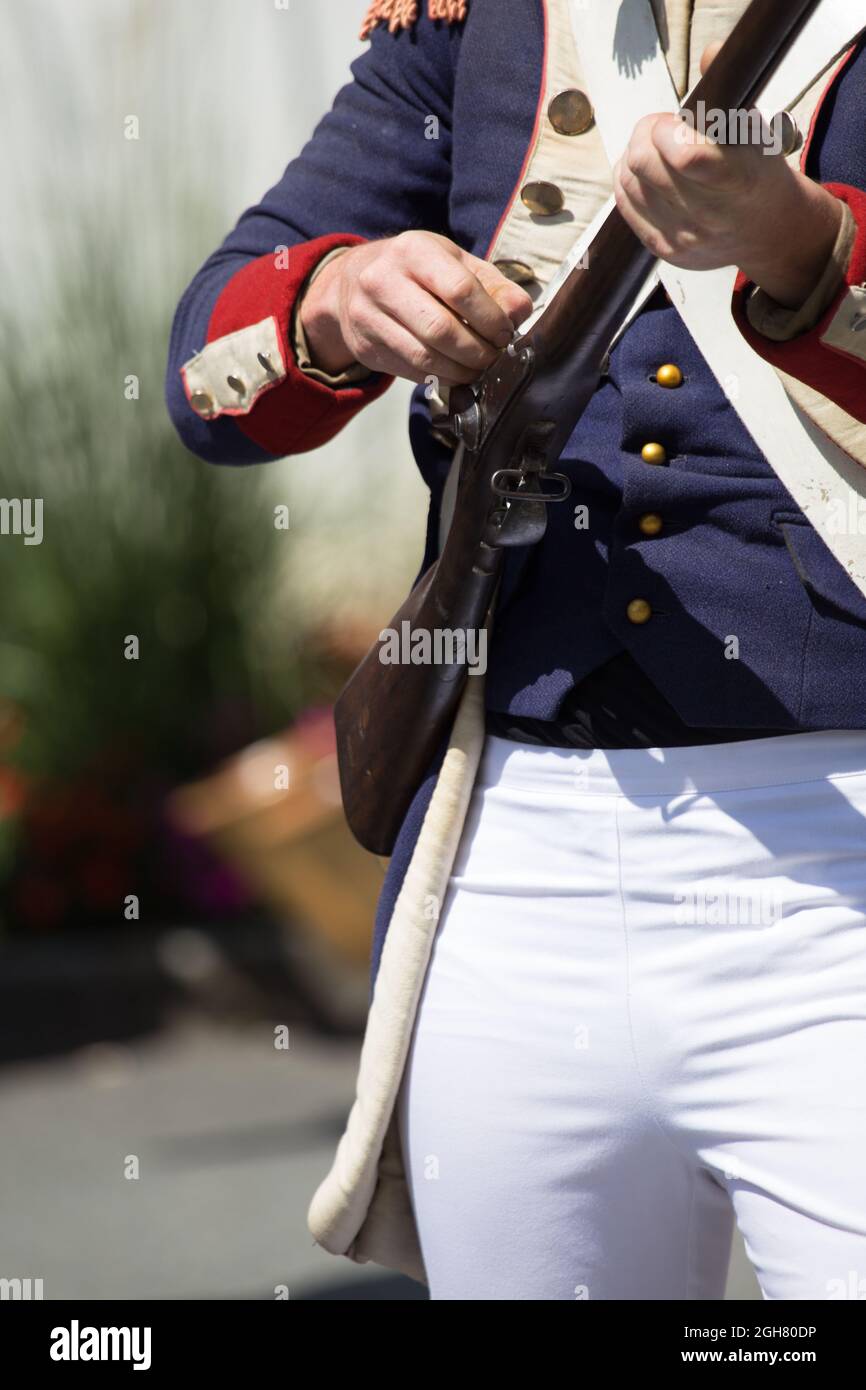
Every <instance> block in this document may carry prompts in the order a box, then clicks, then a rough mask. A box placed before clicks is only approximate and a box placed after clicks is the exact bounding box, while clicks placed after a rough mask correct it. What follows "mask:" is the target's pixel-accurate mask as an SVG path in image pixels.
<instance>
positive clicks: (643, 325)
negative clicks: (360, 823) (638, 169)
mask: <svg viewBox="0 0 866 1390" xmlns="http://www.w3.org/2000/svg"><path fill="white" fill-rule="evenodd" d="M543 12H544V6H543V4H542V0H495V3H494V0H474V4H473V5H472V6H471V7H470V12H469V18H468V20H467V21H466V22H465V24H462V25H459V26H447V25H444V24H437V23H433V22H431V21H430V20H429V19H427V18H426V17H423V18H421V19H420V20H419V21H418V23H417V24H416V25H415V26H414V28H413V29H412V30H411V31H403V32H400V33H398V34H396V35H392V34H389V33H388V32H387V30H386V29H385V28H384V27H379V28H378V29H376V30H375V31H374V32H373V34H372V37H371V43H370V47H369V50H368V51H367V52H365V54H364V55H363V56H362V57H361V58H359V59H358V60H357V61H356V62H355V63H354V64H353V68H352V72H353V81H352V82H351V83H350V84H349V85H348V86H346V87H345V88H343V90H342V91H341V92H340V94H339V95H338V97H337V98H336V101H335V103H334V106H333V109H332V111H331V112H330V113H329V114H328V115H327V116H326V117H325V118H324V120H323V121H322V122H321V124H320V125H319V127H318V128H317V130H316V132H315V134H314V136H313V138H312V140H311V141H310V143H309V144H308V145H307V146H306V147H305V148H304V150H303V151H302V152H301V154H300V155H299V157H298V158H297V159H295V160H293V162H292V163H291V164H290V165H289V166H288V168H287V170H286V172H285V174H284V175H283V177H282V179H281V180H280V182H279V183H278V184H277V185H276V186H275V187H274V188H273V189H271V190H270V192H269V193H267V194H266V195H265V197H264V198H263V200H262V202H261V203H260V204H259V205H258V206H257V207H255V208H253V209H250V210H249V211H248V212H247V213H245V214H244V216H243V217H242V219H241V220H240V222H239V224H238V226H237V227H236V228H235V230H234V231H233V232H232V233H231V234H230V235H229V236H228V237H227V239H226V241H225V242H224V243H223V245H222V246H221V247H220V248H219V250H218V251H216V252H215V253H214V255H213V256H211V257H210V259H209V260H208V261H207V262H206V263H205V265H204V266H203V267H202V269H201V270H200V271H199V273H198V274H197V276H196V277H195V279H194V280H193V281H192V283H191V285H190V287H189V288H188V290H187V291H186V294H185V295H184V297H183V299H182V301H181V303H180V305H179V308H178V311H177V316H176V320H175V327H174V332H173V336H172V343H171V349H170V360H169V364H168V374H167V400H168V406H169V410H170V413H171V415H172V418H173V420H174V421H175V424H176V426H177V428H178V430H179V432H180V434H181V437H182V438H183V439H184V440H185V442H186V443H187V445H188V446H189V447H190V449H192V450H193V451H194V452H195V453H197V454H199V455H200V456H201V457H203V458H207V459H210V460H213V461H216V462H227V463H246V462H254V461H264V460H267V459H269V458H273V457H277V456H279V455H281V454H286V453H292V452H301V451H302V450H304V449H307V448H310V447H315V445H316V444H318V443H320V442H322V441H323V440H324V439H326V438H328V437H330V436H331V435H332V434H333V433H335V432H336V430H337V429H338V428H340V427H341V426H342V424H343V423H345V421H346V420H347V419H348V418H350V417H351V415H352V414H354V413H355V411H356V410H358V409H360V408H361V407H362V406H363V405H365V404H366V403H367V402H368V401H370V400H372V399H374V398H375V396H376V395H378V394H380V393H381V391H382V390H383V389H385V388H386V387H387V385H388V384H389V379H388V378H382V377H374V378H372V379H371V380H370V382H369V383H368V384H366V385H363V386H353V387H346V388H341V389H338V390H337V389H332V388H331V387H328V386H326V385H323V384H321V383H319V382H311V381H310V380H309V379H308V378H305V377H303V375H302V374H301V373H300V372H299V371H298V370H297V367H296V365H295V364H294V362H293V361H292V358H291V349H290V348H285V351H284V357H285V374H284V376H283V377H282V378H281V379H280V380H279V381H277V382H275V383H272V384H271V387H272V389H268V390H264V391H263V393H262V395H261V397H260V398H259V399H257V400H256V402H255V403H254V405H253V406H252V408H251V409H248V410H246V411H244V412H237V413H235V414H228V413H222V414H220V415H219V417H218V418H210V419H203V418H201V417H200V416H199V415H198V414H197V413H196V412H195V411H194V410H193V409H192V408H191V406H190V403H189V399H188V394H187V391H186V390H185V389H184V381H183V377H182V372H181V368H182V367H183V364H184V363H185V362H187V360H188V359H189V358H191V357H192V356H193V355H194V354H195V353H196V352H197V351H198V350H199V348H201V346H202V345H203V344H205V343H210V342H214V341H216V340H218V339H219V338H220V336H224V335H225V334H227V333H230V332H233V331H236V330H237V329H238V328H240V327H243V326H244V325H247V324H252V323H255V322H257V321H258V320H259V319H261V318H262V317H263V316H265V315H268V314H273V315H274V316H275V317H276V319H277V321H278V323H279V325H280V331H281V332H282V333H283V335H284V337H286V338H287V336H288V323H289V317H290V313H291V307H292V304H293V302H294V298H295V297H296V295H297V292H298V290H299V288H300V286H301V285H302V284H303V280H304V277H305V276H306V274H307V273H308V272H309V269H310V268H311V266H312V265H314V264H315V262H316V260H317V259H318V258H319V257H320V256H321V254H322V251H323V250H324V249H328V248H329V247H330V246H332V245H335V244H339V243H340V242H349V243H351V242H352V241H353V240H355V239H357V238H361V239H370V238H376V237H382V236H388V235H391V234H395V233H397V232H400V231H404V230H406V229H407V228H413V227H418V228H425V229H427V230H433V231H439V232H442V233H444V234H447V235H448V236H450V237H451V238H453V239H454V240H455V241H456V242H458V243H459V244H460V245H461V246H463V247H465V248H466V249H468V250H470V251H472V252H474V253H475V254H477V255H481V256H483V255H485V253H486V251H487V249H488V247H489V246H490V243H491V240H492V238H493V236H494V233H495V231H496V229H497V226H498V224H499V222H500V219H501V217H502V215H503V210H504V209H505V208H506V207H507V205H508V203H509V200H510V199H511V198H512V196H513V194H514V191H515V187H516V186H519V179H520V175H521V169H522V166H523V162H524V157H525V155H526V151H527V146H528V144H529V142H530V138H531V136H532V132H533V128H534V125H535V121H536V115H537V112H536V107H537V103H538V94H539V74H540V71H541V66H542V53H543V41H544V13H543ZM429 115H435V116H436V117H438V119H439V123H440V138H439V139H438V140H429V139H426V138H424V121H425V120H426V118H427V117H428V116H429ZM805 167H806V170H807V172H808V173H810V174H811V175H812V176H813V177H814V178H816V179H818V180H819V181H821V182H823V183H828V184H831V185H833V187H834V191H838V192H839V194H840V196H844V197H846V200H847V201H848V202H849V205H850V206H852V209H853V210H854V211H855V213H856V214H857V216H858V220H859V218H860V217H861V215H862V217H863V222H862V226H861V232H860V236H859V239H858V246H857V250H856V252H855V258H854V261H855V263H856V267H857V270H856V272H855V273H859V274H861V278H866V277H863V276H862V271H861V267H862V266H863V265H864V264H866V251H864V246H866V211H864V210H866V199H862V200H861V194H862V192H863V191H864V190H866V51H864V50H863V48H862V46H861V47H860V48H859V49H858V50H857V51H856V52H855V53H854V55H853V56H852V58H851V59H850V61H849V62H848V64H847V66H846V67H845V69H844V71H843V72H842V74H841V76H840V77H839V78H838V79H837V80H836V82H835V83H834V85H833V87H832V89H831V91H830V94H829V96H828V97H827V98H826V99H825V101H824V103H823V106H822V109H821V112H820V115H819V117H818V120H817V122H816V125H815V130H814V135H813V138H812V139H811V141H810V144H809V148H808V162H807V164H806V166H805ZM280 245H286V246H288V247H290V248H292V250H293V253H296V254H295V255H294V259H293V264H292V266H290V268H289V271H288V273H286V271H285V268H284V269H283V274H282V276H281V277H280V276H278V275H277V274H276V273H275V272H274V271H273V251H274V248H275V247H277V246H280ZM755 346H756V349H757V350H759V351H762V352H763V348H762V346H761V345H760V344H755ZM817 351H818V349H817V348H816V347H814V346H810V345H809V344H808V343H806V344H805V345H804V343H800V344H798V345H797V346H796V347H795V348H793V349H791V350H790V352H789V354H788V357H787V359H786V357H785V349H784V348H780V347H778V345H773V353H774V357H775V360H777V361H779V359H780V358H781V362H782V364H783V365H786V367H787V369H788V370H791V371H792V372H793V373H794V374H795V375H799V376H800V377H801V378H803V379H806V380H808V379H809V373H810V370H811V366H810V363H811V360H812V357H814V355H815V353H817ZM810 353H811V354H812V357H810ZM794 354H796V356H795V355H794ZM765 355H767V356H770V352H769V349H768V351H767V353H766V354H765ZM664 362H673V363H676V364H677V365H678V366H679V367H680V368H681V369H682V372H683V374H684V382H683V385H682V386H681V387H680V388H679V389H677V390H664V389H662V388H661V387H660V386H659V385H658V384H657V383H656V382H655V381H654V380H653V373H654V371H655V369H656V368H657V367H658V366H659V365H660V364H661V363H664ZM838 375H839V379H840V383H842V379H843V378H844V382H843V383H842V384H840V387H839V390H840V397H839V403H840V404H843V405H844V406H845V408H846V409H848V410H856V409H857V408H858V403H859V410H860V411H862V413H860V414H859V417H858V418H861V419H862V418H866V409H864V404H866V392H864V391H863V386H864V384H866V369H864V370H863V371H862V372H860V373H859V374H857V375H855V377H854V378H853V380H854V383H855V385H854V388H852V385H851V381H852V375H851V373H850V371H848V373H847V375H846V372H845V371H843V370H841V368H840V371H839V373H838ZM825 379H826V373H825V376H824V377H822V380H825ZM858 382H859V388H860V395H859V396H858V397H857V399H856V400H855V399H854V398H853V396H852V390H854V389H855V388H856V385H857V383H858ZM410 436H411V441H412V447H413V450H414V454H415V457H416V460H417V463H418V467H419V469H420V470H421V473H422V475H423V477H424V480H425V482H426V483H427V485H428V487H429V490H430V510H429V518H428V529H427V545H426V553H425V555H424V557H423V560H422V561H421V563H420V565H419V571H420V570H421V569H423V568H425V567H426V565H427V564H428V563H429V562H430V560H431V559H432V558H433V557H434V555H435V552H436V536H437V532H438V517H439V507H440V501H441V495H442V488H443V485H444V481H445V477H446V474H447V470H448V466H449V463H450V457H451V456H450V452H449V451H448V450H447V449H446V448H445V447H444V446H443V445H442V444H441V443H439V442H438V441H437V440H436V439H435V438H434V437H433V435H432V434H431V428H430V418H429V409H428V405H427V402H426V400H425V397H424V391H423V388H418V390H417V391H416V392H415V394H414V397H413V401H412V407H411V414H410ZM650 441H652V442H659V443H661V444H663V445H664V448H665V450H666V453H667V460H668V462H667V465H666V466H662V467H659V466H650V465H648V464H647V463H644V462H643V460H642V458H641V448H642V446H643V445H644V444H645V443H647V442H650ZM561 466H562V467H563V469H564V470H565V471H566V472H568V473H569V475H570V477H571V479H572V482H573V498H572V503H573V504H574V505H580V504H586V505H587V507H588V517H589V525H588V526H587V527H586V529H581V528H577V527H575V524H574V513H573V510H572V507H571V506H570V505H567V506H565V507H552V508H550V509H549V510H550V519H549V528H548V534H547V536H546V537H545V539H544V541H543V542H542V544H541V545H539V546H537V547H534V548H532V549H531V550H530V551H517V552H510V553H508V555H507V563H506V572H505V577H504V581H503V587H502V591H501V594H500V598H499V602H498V606H497V618H496V627H495V631H494V634H493V640H492V644H491V653H490V663H489V670H488V676H487V684H486V691H487V703H488V707H489V708H491V709H497V710H509V711H511V712H515V713H521V714H528V715H533V716H536V717H540V718H550V717H551V716H553V715H554V714H555V712H556V710H557V707H558V704H559V702H560V700H561V698H562V696H563V695H564V693H565V692H566V691H567V690H568V689H569V688H570V687H571V686H572V685H573V684H574V683H575V682H576V681H578V680H580V678H581V677H582V676H584V675H585V674H587V673H588V672H590V671H591V670H593V669H594V668H595V667H596V666H598V665H599V664H600V663H601V662H602V661H604V660H605V659H606V658H608V657H610V656H612V655H614V654H615V653H617V652H619V651H622V650H623V649H624V648H625V649H627V650H628V651H629V652H630V653H631V654H632V655H633V657H634V658H635V659H636V660H637V661H638V662H639V663H640V665H641V666H642V667H643V669H644V670H645V671H646V672H647V674H648V675H649V676H650V677H651V679H652V680H653V681H654V682H655V683H656V685H657V686H658V687H659V689H660V690H661V691H662V692H663V693H664V694H665V696H666V697H667V699H668V700H669V701H670V703H671V704H672V705H673V706H674V708H675V709H676V710H677V712H678V713H679V715H680V716H681V717H682V718H683V719H684V720H685V721H686V722H687V723H692V724H696V725H713V726H731V727H736V726H758V727H765V728H767V727H773V728H790V729H791V730H792V731H796V730H798V729H803V728H866V679H864V676H866V599H864V598H863V596H862V595H861V593H860V592H859V590H858V589H857V588H856V586H855V585H854V583H853V582H852V581H851V580H850V579H849V578H848V576H847V575H846V574H845V572H844V571H843V569H842V568H841V566H840V565H839V564H838V563H837V561H836V560H834V559H833V557H832V556H831V555H830V553H829V552H828V551H827V549H826V548H825V546H824V544H823V542H822V541H821V540H820V539H819V537H818V536H817V534H816V533H815V532H814V531H813V529H812V527H811V526H810V525H809V523H808V522H807V520H806V518H805V517H804V515H803V513H802V512H801V511H800V510H799V509H798V507H797V506H796V505H795V503H794V502H793V499H792V498H791V496H790V495H789V493H788V492H787V491H786V489H785V488H784V487H783V486H782V484H781V482H780V481H779V479H778V478H777V476H776V474H775V473H774V471H773V469H772V468H771V467H770V465H769V463H768V462H767V460H766V459H765V458H764V457H763V456H762V454H761V453H760V451H759V450H758V449H757V447H756V445H755V444H754V442H753V441H752V439H751V438H750V436H749V435H748V433H747V432H746V430H745V429H744V427H743V426H742V424H741V423H740V422H739V419H738V417H737V415H736V414H735V412H734V410H733V408H732V407H731V405H730V404H729V402H728V401H727V399H726V397H725V395H724V393H723V392H722V390H721V388H720V386H719V385H718V383H717V382H716V381H715V379H714V377H713V375H712V373H711V372H710V370H709V368H708V367H707V365H706V363H705V361H704V359H703V358H702V356H701V354H700V352H699V351H698V349H697V346H696V345H695V343H694V341H693V340H692V338H691V337H690V335H689V334H688V332H687V331H686V329H685V327H684V325H683V323H682V320H681V319H680V317H679V315H678V314H677V312H676V310H675V309H674V308H673V307H672V306H671V305H670V304H669V303H663V304H657V303H655V302H654V305H653V306H652V307H650V308H647V309H645V310H644V311H643V312H642V313H641V314H639V315H638V316H637V318H636V319H635V320H634V322H633V323H632V325H631V326H630V327H629V329H628V330H627V331H626V333H625V334H624V335H623V337H622V338H621V340H620V341H619V343H618V344H617V346H616V348H615V349H614V351H613V353H612V355H611V361H610V370H609V374H608V376H607V377H606V378H605V379H604V380H603V381H602V383H601V385H600V386H599V388H598V391H597V392H596V395H595V397H594V399H593V401H592V403H591V405H590V407H589V408H588V410H587V411H586V412H585V414H584V416H583V418H582V419H581V421H580V422H579V424H578V426H577V428H576V430H575V431H574V434H573V435H572V437H571V439H570V441H569V443H568V445H567V447H566V449H565V451H564V453H563V460H562V464H561ZM647 512H652V513H657V514H658V515H659V516H661V518H662V521H663V525H662V529H661V531H660V533H659V534H658V535H655V536H653V537H647V536H646V535H644V534H643V533H642V531H641V530H640V529H639V527H638V520H639V518H640V517H641V516H642V515H643V514H645V513H647ZM636 597H640V598H644V599H646V600H648V602H649V603H650V605H651V609H652V617H651V619H650V621H648V622H645V623H643V624H640V625H637V624H635V623H633V622H630V621H629V618H628V616H627V609H628V604H629V602H630V600H632V599H633V598H636ZM732 638H734V639H736V644H737V648H738V657H737V659H731V655H730V653H731V640H730V639H732ZM434 780H435V768H434V769H433V770H432V771H431V776H430V777H429V778H428V780H427V782H426V783H425V785H424V786H423V787H422V789H421V790H420V792H419V794H418V796H417V797H416V801H415V804H414V805H413V808H412V810H411V812H410V814H409V816H408V817H407V820H406V823H405V825H404V827H403V831H402V832H401V836H400V839H399V841H398V845H397V848H396V850H395V853H394V856H393V858H392V861H391V864H390V868H389V872H388V875H387V878H386V882H385V885H384V889H383V893H382V898H381V901H380V905H379V911H378V916H377V929H376V939H375V945H374V952H373V970H372V974H373V978H375V973H376V969H377V967H378V960H379V953H380V950H381V944H382V940H383V937H384V933H385V930H386V928H387V923H388V920H389V918H390V914H391V909H392V907H393V903H394V901H395V898H396V894H397V892H398V891H399V887H400V884H401V882H402V878H403V874H404V872H405V868H406V864H407V863H408V858H409V855H410V853H411V848H412V846H413V845H414V842H415V839H416V836H417V831H418V828H419V826H420V822H421V819H422V818H423V813H424V810H425V809H426V804H427V801H428V800H429V795H430V793H431V791H432V786H433V782H434Z"/></svg>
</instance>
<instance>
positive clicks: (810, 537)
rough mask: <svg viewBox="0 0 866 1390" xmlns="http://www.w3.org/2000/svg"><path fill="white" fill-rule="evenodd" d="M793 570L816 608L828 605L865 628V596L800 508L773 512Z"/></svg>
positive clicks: (865, 629) (833, 613)
mask: <svg viewBox="0 0 866 1390" xmlns="http://www.w3.org/2000/svg"><path fill="white" fill-rule="evenodd" d="M772 520H773V524H774V525H775V526H777V527H778V528H779V530H780V531H781V533H782V536H783V538H784V541H785V545H786V547H787V550H788V555H789V556H790V559H791V564H792V566H793V568H794V571H795V573H796V575H797V577H798V579H799V580H800V583H801V584H802V585H803V587H804V589H805V590H806V592H807V593H808V595H809V597H810V599H811V600H812V602H813V604H814V605H815V607H816V609H817V610H818V612H821V611H822V609H823V608H824V607H825V606H827V607H829V608H830V609H832V610H833V611H832V614H829V615H828V616H833V617H836V618H843V619H845V620H846V621H848V622H852V623H856V624H857V625H858V626H862V627H863V629H864V632H866V597H864V595H863V594H862V593H861V592H860V589H859V588H858V586H857V585H856V584H855V583H854V580H853V579H852V578H851V576H850V575H849V574H848V573H847V572H846V570H845V569H844V568H843V567H842V565H840V563H839V561H838V560H837V559H836V557H835V555H833V554H832V553H831V551H830V550H829V549H828V548H827V546H826V545H825V544H824V541H823V540H822V539H821V537H820V536H819V535H818V532H817V531H816V530H815V528H814V526H812V524H811V522H810V521H809V520H808V519H807V517H806V516H805V514H804V513H803V512H797V511H792V510H790V509H779V510H778V511H775V512H773V516H772Z"/></svg>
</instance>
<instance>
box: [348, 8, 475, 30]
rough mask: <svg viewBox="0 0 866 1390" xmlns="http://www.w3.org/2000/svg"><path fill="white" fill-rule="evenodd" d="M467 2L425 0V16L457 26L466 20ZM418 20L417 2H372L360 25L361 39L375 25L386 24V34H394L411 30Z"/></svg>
mask: <svg viewBox="0 0 866 1390" xmlns="http://www.w3.org/2000/svg"><path fill="white" fill-rule="evenodd" d="M466 6H467V0H427V14H428V16H429V18H430V19H444V20H445V23H446V24H459V23H460V22H461V21H462V20H464V19H465V18H466ZM417 18H418V0H373V3H372V5H371V6H370V8H369V10H368V11H367V13H366V15H365V16H364V22H363V24H362V25H361V34H360V37H361V38H362V39H366V38H368V37H369V35H370V34H371V33H372V32H373V30H374V29H375V28H376V25H377V24H387V25H388V32H389V33H391V34H396V32H397V30H398V29H411V28H412V25H413V24H414V23H415V21H416V19H417Z"/></svg>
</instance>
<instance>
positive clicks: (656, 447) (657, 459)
mask: <svg viewBox="0 0 866 1390" xmlns="http://www.w3.org/2000/svg"><path fill="white" fill-rule="evenodd" d="M640 456H641V458H642V459H643V461H644V463H657V464H662V463H667V461H668V456H667V452H666V450H665V448H664V446H663V445H661V444H644V446H643V448H642V449H641V451H640Z"/></svg>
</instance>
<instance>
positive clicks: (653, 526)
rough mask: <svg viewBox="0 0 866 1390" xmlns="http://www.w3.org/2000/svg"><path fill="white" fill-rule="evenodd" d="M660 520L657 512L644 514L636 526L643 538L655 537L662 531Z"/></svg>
mask: <svg viewBox="0 0 866 1390" xmlns="http://www.w3.org/2000/svg"><path fill="white" fill-rule="evenodd" d="M662 524H663V523H662V519H661V517H660V516H659V514H658V512H644V514H643V516H642V517H641V518H640V520H639V521H638V526H639V527H640V529H641V531H642V532H643V534H644V535H645V536H657V535H658V533H659V531H660V530H661V529H662Z"/></svg>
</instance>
